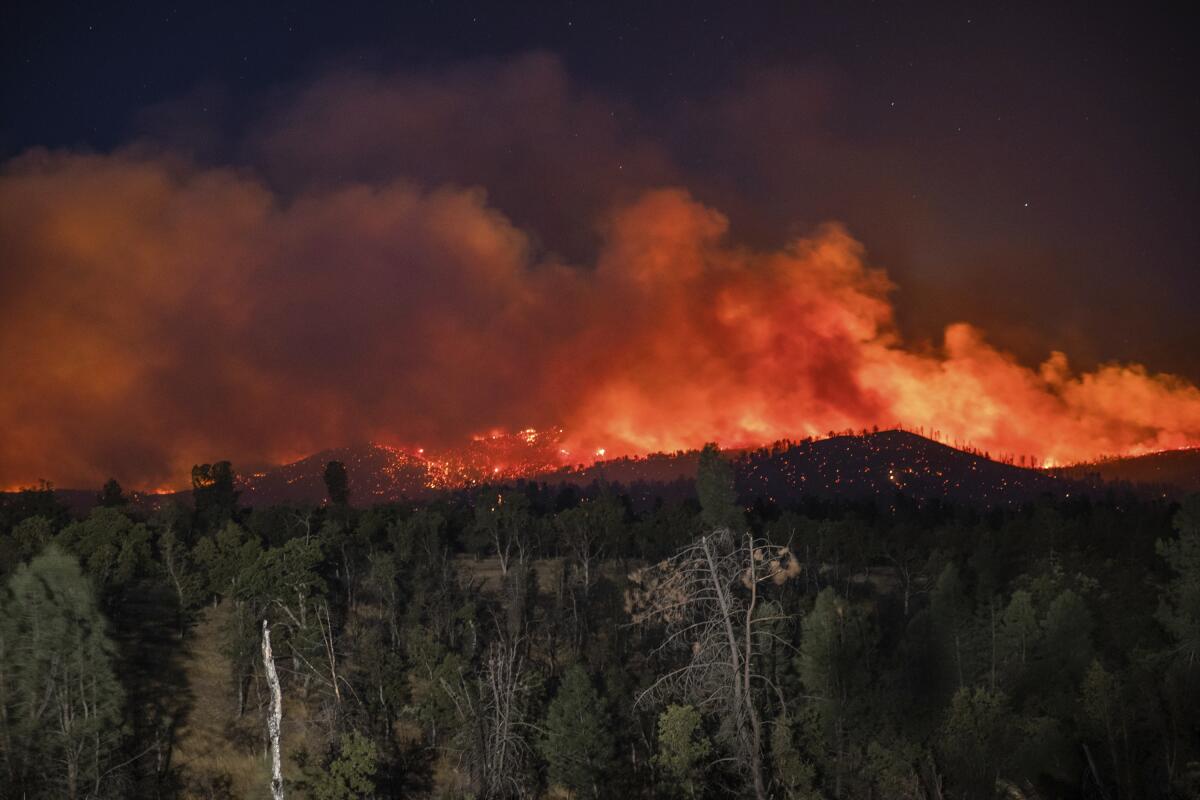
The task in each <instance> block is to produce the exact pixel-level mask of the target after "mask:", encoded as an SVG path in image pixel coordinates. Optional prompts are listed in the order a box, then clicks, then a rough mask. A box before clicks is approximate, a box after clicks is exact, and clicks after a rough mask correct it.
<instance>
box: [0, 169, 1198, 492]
mask: <svg viewBox="0 0 1200 800" xmlns="http://www.w3.org/2000/svg"><path fill="white" fill-rule="evenodd" d="M580 224H581V225H587V224H589V221H587V220H581V221H580ZM727 229H728V223H727V220H726V219H725V217H724V216H723V215H722V214H721V213H720V212H719V211H718V210H716V209H713V208H710V207H707V206H705V205H702V204H701V203H699V202H697V201H696V200H695V199H694V198H692V197H691V196H690V195H689V194H688V193H687V192H686V191H683V190H679V189H665V190H659V191H652V192H649V193H646V194H645V195H643V196H642V197H641V198H640V199H637V200H636V201H635V202H633V203H632V204H631V205H628V206H626V207H624V208H620V209H618V210H616V211H615V212H614V213H613V214H612V215H611V217H610V218H609V219H608V221H607V224H606V225H605V227H604V229H603V234H602V244H601V246H600V248H599V251H598V255H597V257H596V260H595V263H594V264H588V265H564V264H562V263H559V262H557V261H553V260H550V261H543V260H540V259H541V256H539V255H538V250H537V248H536V247H534V246H533V244H532V242H533V241H534V240H533V238H532V237H531V236H530V235H527V234H526V233H525V232H523V231H521V230H520V229H518V228H517V227H516V226H515V225H514V224H513V223H512V222H511V221H510V220H508V219H507V218H506V217H504V216H503V215H502V214H501V213H499V212H498V211H497V210H495V209H494V208H492V207H490V206H488V205H487V200H486V198H485V196H484V195H483V193H482V192H479V191H474V190H459V189H454V188H441V189H436V190H433V191H422V190H418V189H416V188H414V187H412V186H410V185H408V184H404V183H396V184H392V185H387V186H383V187H379V188H368V187H361V186H350V187H342V188H333V189H325V190H319V191H317V190H314V191H313V192H311V193H305V194H302V195H301V196H299V197H297V198H292V199H286V200H285V199H284V198H281V197H276V196H275V195H273V194H272V193H271V191H270V190H269V189H268V188H267V187H265V186H264V185H262V184H261V183H259V182H257V181H255V180H254V179H253V178H250V177H247V176H245V175H242V174H235V173H233V172H228V171H223V170H211V169H202V168H200V167H195V166H189V165H186V164H180V163H177V162H175V161H172V160H168V159H159V158H155V157H153V156H147V155H144V154H142V155H138V154H130V153H120V154H115V155H111V156H90V155H89V156H76V155H68V154H46V153H41V154H31V155H29V156H27V157H25V158H23V159H19V160H18V161H17V162H13V163H10V164H9V165H8V166H7V167H6V169H5V171H4V172H3V173H0V241H4V242H6V248H7V249H6V252H7V253H10V254H11V255H10V257H11V258H13V259H16V260H17V261H18V262H19V264H20V269H19V271H18V272H17V273H15V274H19V275H20V277H21V280H20V281H17V282H14V283H13V284H12V285H11V286H8V287H6V291H5V292H3V293H0V314H2V315H3V317H4V319H5V324H4V325H3V326H0V427H2V428H3V430H4V431H5V433H4V435H3V436H2V437H0V483H2V484H4V485H21V484H23V483H27V482H28V481H29V480H30V478H31V476H38V475H46V476H48V477H49V478H51V479H52V480H53V481H54V482H55V483H56V484H57V485H59V486H70V487H74V486H99V485H100V483H101V482H102V481H103V480H104V479H105V478H106V477H108V476H109V475H116V476H117V477H118V478H119V479H120V480H122V482H124V483H126V484H127V485H128V486H129V487H131V488H143V487H154V488H155V489H160V488H162V487H164V486H169V485H184V484H186V480H187V477H186V476H188V475H190V467H191V465H192V464H193V463H198V462H205V461H209V462H211V461H214V460H217V459H223V458H227V459H230V460H231V461H233V462H234V464H235V466H236V465H239V464H251V465H253V464H264V463H282V462H285V461H288V460H291V459H293V458H296V457H298V456H302V455H306V454H309V453H313V452H317V451H319V450H321V449H322V448H325V447H330V446H336V445H339V444H346V443H352V442H361V441H368V440H375V441H388V442H391V443H393V444H397V443H405V442H417V441H419V442H422V444H423V447H422V448H420V449H415V450H405V453H406V454H412V453H415V455H406V457H411V458H420V459H422V460H424V461H427V462H428V463H429V465H430V474H431V476H432V477H431V479H430V480H431V481H432V482H434V483H437V484H439V485H462V484H463V483H470V482H473V481H476V480H479V479H481V477H482V476H483V475H487V474H492V475H499V476H510V475H512V476H515V475H521V474H530V472H531V471H534V470H536V469H541V468H543V467H547V466H548V467H550V468H554V467H557V466H560V465H562V464H566V463H570V460H571V454H577V455H576V456H575V458H576V460H579V461H582V460H584V457H583V456H584V454H592V456H591V457H592V458H615V457H620V456H625V455H638V454H646V453H650V452H655V451H667V452H670V451H674V450H678V449H692V448H697V447H699V446H701V445H703V444H704V443H705V442H707V441H717V442H718V443H720V444H721V445H722V446H725V447H739V446H753V445H761V444H765V443H770V442H772V441H775V440H778V439H783V438H792V439H797V438H803V437H806V436H822V435H825V434H826V433H827V432H829V431H837V432H842V431H845V430H847V429H853V430H856V431H857V430H861V429H864V428H871V427H872V426H876V425H877V426H879V427H882V428H887V427H894V426H896V425H897V424H902V425H904V426H905V427H907V428H909V429H910V430H917V429H919V430H923V431H929V432H933V431H937V432H939V433H938V436H939V438H940V440H942V441H945V442H960V443H964V444H970V445H972V446H974V447H976V448H978V449H980V450H984V451H988V452H990V453H991V454H992V455H994V456H999V455H1013V456H1017V455H1024V456H1036V457H1037V458H1038V459H1040V460H1041V461H1042V462H1043V463H1046V464H1066V463H1072V462H1077V461H1083V460H1088V459H1094V458H1097V457H1099V456H1101V455H1131V454H1142V453H1148V452H1152V451H1157V450H1163V449H1170V448H1181V447H1194V446H1200V390H1198V389H1197V388H1196V386H1195V385H1193V384H1192V383H1190V382H1188V381H1186V380H1184V379H1183V378H1179V377H1174V376H1171V375H1166V374H1160V373H1155V372H1152V371H1151V370H1149V369H1148V368H1146V367H1144V366H1141V365H1138V364H1116V363H1112V364H1104V365H1102V366H1100V367H1099V368H1097V369H1094V370H1091V371H1085V372H1080V371H1076V370H1074V369H1073V368H1072V367H1071V364H1070V362H1069V360H1068V357H1067V355H1065V354H1063V353H1060V352H1051V353H1049V354H1048V355H1047V357H1046V358H1045V360H1044V361H1043V363H1041V364H1040V365H1037V366H1036V367H1031V366H1028V365H1025V364H1022V363H1019V362H1018V361H1017V360H1016V358H1015V357H1014V356H1012V355H1010V354H1008V353H1006V352H1004V351H1002V350H1000V349H998V348H997V347H995V346H994V345H992V344H990V343H989V342H988V340H987V338H986V336H985V334H984V332H983V331H981V330H979V329H978V328H977V327H975V326H973V325H971V324H970V323H968V322H959V323H955V324H953V325H950V326H948V327H946V329H945V331H944V334H943V336H942V337H941V341H938V342H932V343H931V342H910V341H906V340H905V339H904V337H903V335H902V332H901V331H900V330H898V328H897V326H896V324H895V322H894V314H893V307H892V302H891V293H892V291H893V289H894V286H893V284H892V282H891V281H890V279H889V278H888V277H887V275H886V274H885V273H884V272H883V271H882V270H880V269H876V268H873V267H871V266H869V265H868V263H867V260H866V256H865V251H864V248H863V246H862V245H861V244H860V243H858V242H857V241H856V240H854V239H853V238H852V237H851V235H850V234H849V233H848V232H847V231H846V230H845V229H843V228H842V227H841V226H838V225H836V224H830V225H826V226H824V227H822V228H820V229H818V230H816V231H815V232H814V233H812V234H811V235H809V236H806V237H802V238H797V239H795V240H794V241H792V242H790V243H789V244H787V245H786V246H783V247H781V248H779V249H777V250H753V249H749V248H746V247H743V246H740V245H738V244H737V243H736V242H734V241H733V240H732V239H731V237H730V236H729V232H728V230H727ZM331 265H336V269H331ZM44 298H54V302H52V303H48V302H44ZM315 321H319V322H320V324H319V325H317V324H315ZM559 426H561V427H559ZM481 431H482V432H483V433H480V432H481ZM510 431H511V432H515V433H511V434H510V433H506V432H510ZM472 434H475V435H472ZM514 442H516V443H519V444H520V446H521V447H524V448H526V450H525V451H524V453H525V455H520V454H518V453H517V451H516V450H514V449H513V447H514V446H515V445H514ZM426 448H428V452H429V455H426V450H425V449H426ZM531 454H536V455H531ZM485 465H486V466H485ZM500 465H503V466H500ZM896 480H901V477H900V476H896Z"/></svg>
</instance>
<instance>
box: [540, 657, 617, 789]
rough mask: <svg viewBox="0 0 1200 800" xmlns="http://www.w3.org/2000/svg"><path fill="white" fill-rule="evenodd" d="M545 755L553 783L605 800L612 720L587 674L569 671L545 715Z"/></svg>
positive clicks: (611, 747) (572, 669)
mask: <svg viewBox="0 0 1200 800" xmlns="http://www.w3.org/2000/svg"><path fill="white" fill-rule="evenodd" d="M545 729H546V735H545V738H544V739H543V740H542V742H541V751H542V755H543V756H544V757H545V758H546V761H547V763H548V764H549V775H550V780H551V781H552V782H554V783H556V784H559V785H560V786H565V787H566V788H568V789H570V790H571V791H572V792H575V793H576V794H581V795H582V794H586V795H590V796H592V797H597V798H598V797H602V796H603V794H602V792H601V779H602V777H603V775H604V773H605V771H606V770H607V769H608V768H609V767H610V765H611V763H612V759H613V736H612V730H611V721H610V718H609V715H608V712H607V711H606V710H605V708H604V704H603V702H602V700H601V699H600V695H599V693H598V692H597V691H596V688H595V687H594V686H593V685H592V681H591V678H589V677H588V674H587V671H586V670H584V668H583V667H581V666H579V665H578V664H576V665H574V666H572V667H571V668H570V669H568V670H567V672H566V674H565V675H564V676H563V682H562V685H561V686H560V687H559V689H558V693H557V694H555V696H554V700H552V701H551V702H550V708H549V711H548V712H547V714H546V723H545Z"/></svg>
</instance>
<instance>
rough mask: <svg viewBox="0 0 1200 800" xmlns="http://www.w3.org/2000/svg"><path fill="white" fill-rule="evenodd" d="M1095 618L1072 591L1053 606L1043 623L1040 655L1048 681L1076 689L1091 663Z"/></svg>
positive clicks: (1060, 597) (1053, 602) (1067, 591)
mask: <svg viewBox="0 0 1200 800" xmlns="http://www.w3.org/2000/svg"><path fill="white" fill-rule="evenodd" d="M1093 627H1095V625H1094V623H1093V622H1092V615H1091V613H1090V612H1089V611H1088V609H1087V606H1086V605H1085V604H1084V602H1083V598H1081V597H1080V596H1079V595H1077V594H1075V593H1074V592H1073V591H1071V590H1070V589H1066V590H1064V591H1063V592H1062V593H1060V594H1059V595H1058V597H1055V598H1054V600H1053V601H1051V603H1050V608H1049V609H1047V611H1046V618H1045V619H1044V620H1043V621H1042V642H1041V645H1042V646H1041V651H1042V652H1041V656H1042V660H1043V664H1044V666H1045V667H1046V670H1047V679H1048V680H1049V681H1051V682H1054V683H1055V684H1056V685H1057V686H1063V685H1064V684H1065V685H1067V686H1071V687H1074V686H1075V685H1077V684H1078V682H1079V680H1080V679H1081V678H1082V677H1083V674H1084V672H1085V671H1086V670H1087V668H1088V666H1089V665H1090V664H1091V663H1092V652H1093V649H1092V628H1093Z"/></svg>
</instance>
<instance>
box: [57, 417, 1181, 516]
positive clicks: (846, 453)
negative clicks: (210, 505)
mask: <svg viewBox="0 0 1200 800" xmlns="http://www.w3.org/2000/svg"><path fill="white" fill-rule="evenodd" d="M523 436H524V438H522V437H523ZM534 438H535V437H530V436H528V435H527V434H514V435H496V436H490V437H485V438H477V439H475V440H472V441H471V442H469V443H467V444H466V445H465V446H463V447H462V448H460V449H456V450H453V451H443V452H441V453H440V454H439V455H438V456H436V457H428V458H427V457H426V456H425V455H424V454H423V453H422V452H421V451H416V452H413V451H407V450H401V449H399V448H394V447H387V446H384V445H378V444H362V445H356V446H352V447H341V448H337V449H331V450H324V451H322V452H320V453H316V454H314V455H311V456H309V457H307V458H303V459H300V460H299V461H296V462H293V463H291V464H286V465H283V466H279V467H274V468H271V469H268V470H265V471H262V472H258V473H254V474H251V475H246V476H241V477H240V478H239V481H238V483H239V486H238V488H239V490H240V491H241V498H240V500H241V502H242V503H243V504H245V505H248V506H259V507H261V506H268V505H275V504H318V503H322V502H324V501H325V500H326V490H325V483H324V479H323V474H324V470H325V465H326V464H327V463H328V462H330V461H341V462H342V463H344V464H345V465H346V470H347V473H348V476H349V484H350V502H351V503H352V504H354V505H358V506H367V505H371V504H373V503H379V502H389V501H395V500H402V499H414V500H415V499H423V498H428V497H430V496H431V495H434V494H437V493H439V492H441V491H445V490H454V489H460V488H462V487H464V486H472V485H480V484H484V483H495V482H500V481H504V482H512V481H515V480H519V479H524V480H532V481H538V482H544V483H548V484H552V485H553V484H575V485H578V486H581V487H587V486H590V485H591V484H593V483H596V482H604V483H609V484H618V485H621V486H623V487H626V488H629V489H631V490H633V491H634V493H636V494H638V495H639V496H641V495H645V496H646V497H649V498H651V499H652V498H653V496H654V495H655V494H656V493H659V494H664V495H669V496H675V495H679V494H680V493H685V494H690V493H691V492H692V491H693V490H692V487H691V482H692V481H693V480H694V479H695V476H696V467H697V464H698V462H699V454H698V452H697V451H694V450H693V451H680V452H676V453H671V454H662V453H658V454H653V455H649V456H645V457H637V458H619V459H612V460H609V461H603V462H599V463H596V464H593V465H591V466H586V467H583V466H580V467H574V468H554V466H553V465H552V461H551V458H550V456H548V455H547V452H546V451H547V450H548V448H550V447H553V446H556V445H555V443H554V441H553V440H549V441H540V440H539V441H534V440H533V439H534ZM1190 453H1191V457H1192V458H1193V459H1197V458H1198V457H1200V451H1190ZM728 455H729V457H730V458H731V459H732V460H733V463H734V472H735V480H736V482H737V489H738V493H739V495H740V496H742V497H743V498H745V499H747V500H749V501H751V502H752V501H753V500H754V499H755V498H758V497H762V498H764V499H770V500H774V501H775V502H778V503H780V504H784V505H787V504H790V503H794V502H798V501H801V500H803V499H806V498H819V499H846V500H875V501H878V502H881V503H887V502H890V501H891V500H892V499H893V498H894V497H895V496H896V495H897V493H900V494H904V495H906V496H907V497H909V498H913V499H917V500H931V499H943V500H948V501H953V502H957V503H965V504H970V505H975V506H984V507H987V506H996V505H1011V504H1014V503H1023V502H1026V501H1028V500H1031V499H1035V498H1036V497H1038V496H1040V495H1042V494H1046V493H1051V494H1056V495H1060V496H1062V495H1068V494H1071V493H1074V492H1084V491H1091V492H1095V491H1096V490H1098V489H1099V488H1100V487H1101V485H1100V484H1099V483H1098V481H1096V480H1095V479H1094V478H1092V480H1090V481H1083V480H1081V479H1082V478H1084V477H1085V476H1086V475H1088V474H1089V471H1092V472H1094V471H1095V470H1096V467H1095V466H1091V465H1090V466H1088V467H1080V468H1075V469H1073V470H1066V471H1064V470H1056V471H1054V472H1050V471H1042V470H1036V469H1026V468H1023V467H1016V466H1013V465H1010V464H1004V463H1000V462H997V461H992V460H990V459H988V458H985V457H983V456H981V455H977V454H974V453H969V452H965V451H963V450H958V449H955V448H953V447H950V446H947V445H944V444H940V443H938V442H935V441H933V440H931V439H927V438H925V437H923V436H919V435H917V434H914V433H909V432H906V431H899V430H892V431H882V432H879V433H870V434H863V435H846V436H834V437H831V438H828V439H819V440H806V441H802V442H780V443H777V444H775V445H773V446H771V447H768V448H760V449H756V450H735V451H729V453H728ZM1146 458H1153V457H1146ZM1122 461H1138V462H1139V463H1140V462H1143V461H1144V459H1133V460H1122ZM1146 463H1151V462H1146ZM1155 463H1156V462H1155ZM1189 463H1194V461H1193V462H1189ZM1117 464H1119V462H1107V463H1106V464H1105V465H1102V466H1103V467H1109V466H1113V465H1117ZM1152 474H1155V475H1156V474H1158V473H1152ZM1172 474H1174V473H1172ZM1190 474H1192V475H1193V480H1194V473H1190ZM1120 477H1123V474H1122V475H1121V476H1120ZM80 495H81V497H82V493H80ZM190 495H191V493H190V492H189V491H184V492H178V493H176V494H174V495H146V496H135V498H134V502H135V504H143V505H147V506H155V505H158V504H161V503H162V502H164V501H166V500H169V499H172V498H178V499H182V500H190ZM88 496H90V497H92V498H94V497H95V493H94V492H91V493H89V495H88ZM72 505H73V507H74V504H72ZM75 510H77V511H78V509H75Z"/></svg>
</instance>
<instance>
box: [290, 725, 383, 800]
mask: <svg viewBox="0 0 1200 800" xmlns="http://www.w3.org/2000/svg"><path fill="white" fill-rule="evenodd" d="M378 762H379V748H377V747H376V746H375V743H374V742H373V741H371V740H370V739H369V738H367V737H366V736H363V735H362V734H361V733H359V732H358V731H350V732H349V733H343V734H342V735H341V737H340V738H339V740H338V747H337V751H336V752H334V753H332V754H331V755H330V757H329V758H328V759H326V761H325V763H324V764H322V765H320V766H317V767H308V768H306V769H305V770H304V788H307V789H308V794H309V796H310V797H312V798H314V800H359V798H365V797H370V796H373V795H374V793H375V772H376V770H377V769H378Z"/></svg>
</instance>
